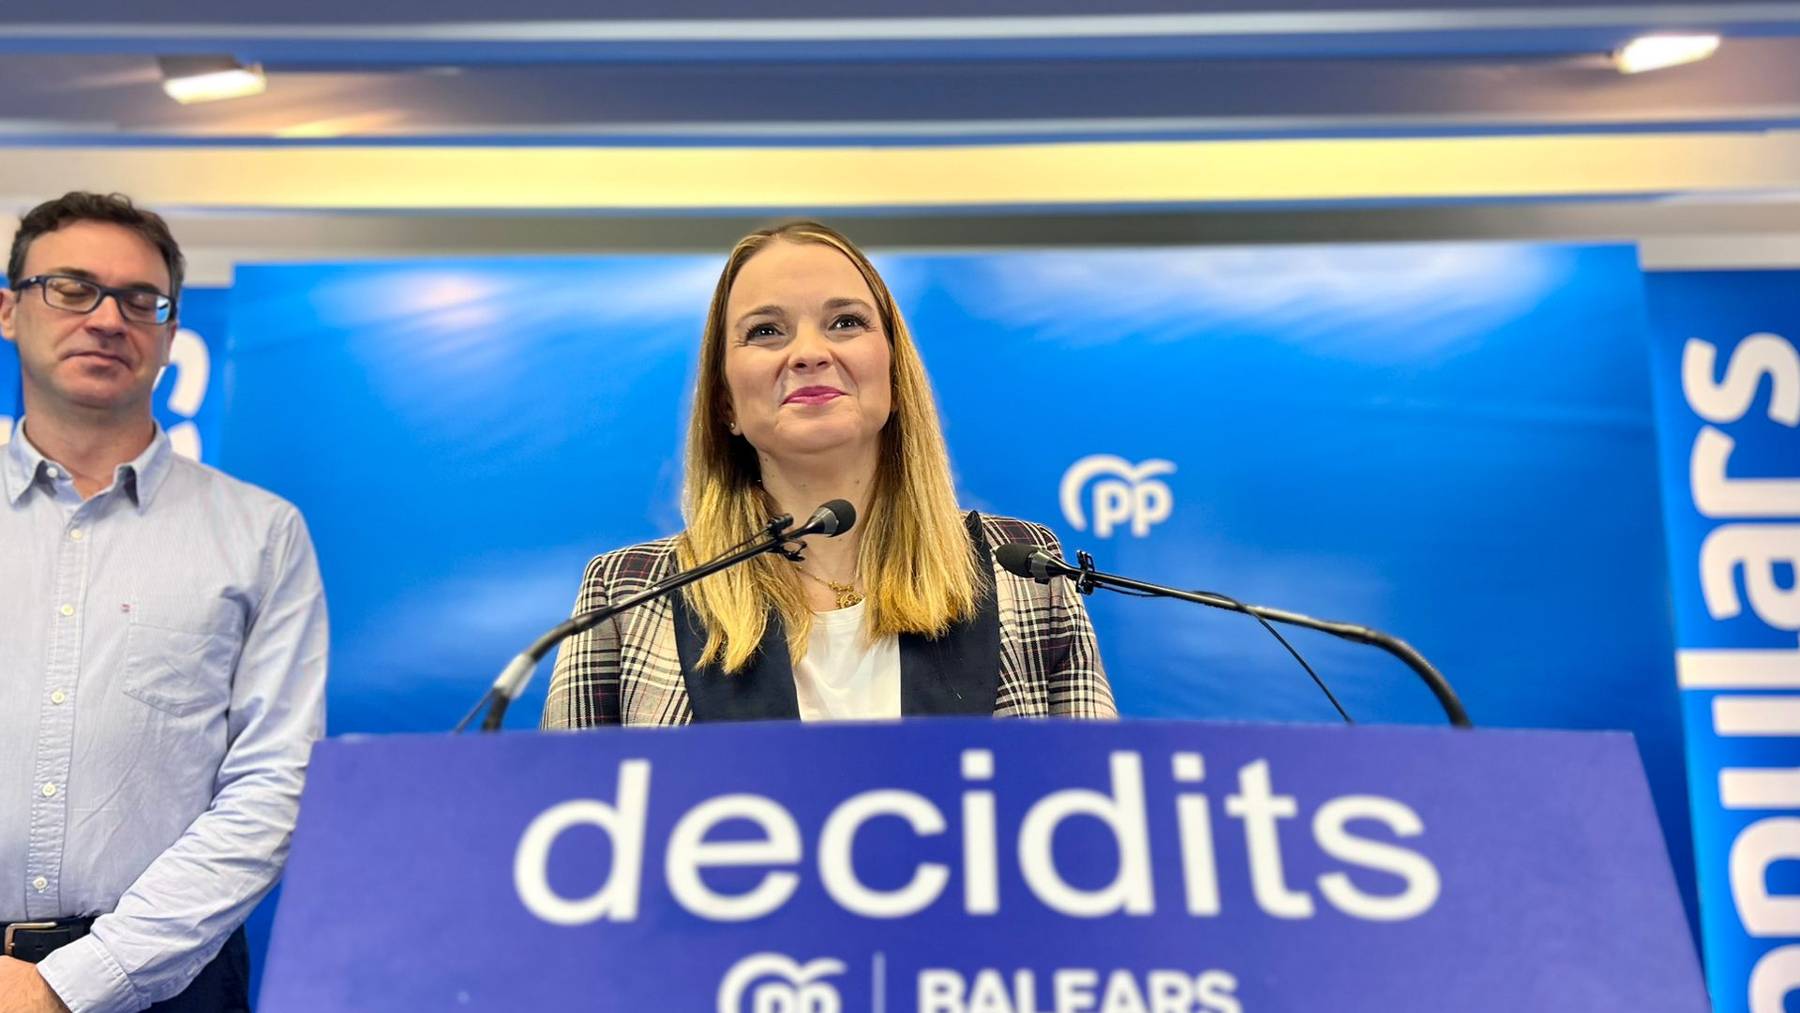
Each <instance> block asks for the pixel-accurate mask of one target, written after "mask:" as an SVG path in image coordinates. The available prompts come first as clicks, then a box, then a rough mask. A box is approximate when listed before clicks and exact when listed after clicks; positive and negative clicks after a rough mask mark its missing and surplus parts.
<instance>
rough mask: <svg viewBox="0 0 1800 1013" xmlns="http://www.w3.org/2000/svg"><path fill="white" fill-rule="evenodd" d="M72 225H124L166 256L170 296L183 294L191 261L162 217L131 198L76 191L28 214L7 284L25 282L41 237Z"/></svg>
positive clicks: (22, 222) (15, 238) (8, 266)
mask: <svg viewBox="0 0 1800 1013" xmlns="http://www.w3.org/2000/svg"><path fill="white" fill-rule="evenodd" d="M72 222H110V223H112V224H114V225H122V226H124V227H125V228H127V229H130V230H131V231H133V232H135V233H137V234H138V235H140V236H142V237H144V240H145V241H146V242H148V243H149V244H150V245H151V246H154V247H156V249H157V251H158V252H159V253H161V254H162V258H163V263H164V264H165V265H167V266H168V268H169V295H171V296H176V297H179V296H180V295H181V278H182V275H183V274H184V273H185V271H186V268H187V261H186V260H185V259H183V258H182V256H181V246H180V245H179V244H177V243H176V242H175V236H174V234H173V233H171V232H170V231H169V223H168V222H165V221H163V218H162V216H161V215H159V214H157V213H156V212H154V211H146V210H144V209H143V208H140V207H138V206H136V205H134V204H132V203H131V198H130V197H127V196H125V195H124V194H122V193H107V194H100V193H87V192H85V191H81V190H72V191H70V192H69V193H65V194H63V195H62V196H61V197H58V198H56V199H55V200H47V201H45V202H44V203H42V204H39V205H38V206H37V207H34V208H32V209H31V210H30V211H27V212H26V213H25V217H24V218H21V219H19V231H18V232H16V233H14V234H13V242H12V256H11V257H10V258H8V260H7V261H6V279H7V284H8V285H9V286H10V285H17V284H18V283H19V282H20V281H22V280H24V278H23V275H24V273H25V251H27V250H29V249H30V248H31V244H32V242H33V241H34V240H36V239H37V237H39V236H42V235H45V234H47V233H51V232H55V231H56V230H57V229H60V228H62V227H63V226H65V225H68V224H70V223H72Z"/></svg>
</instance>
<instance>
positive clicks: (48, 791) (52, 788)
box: [44, 784, 56, 798]
mask: <svg viewBox="0 0 1800 1013" xmlns="http://www.w3.org/2000/svg"><path fill="white" fill-rule="evenodd" d="M44 797H45V798H55V797H56V785H54V784H46V785H44Z"/></svg>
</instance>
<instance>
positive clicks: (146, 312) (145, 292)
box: [13, 274, 175, 324]
mask: <svg viewBox="0 0 1800 1013" xmlns="http://www.w3.org/2000/svg"><path fill="white" fill-rule="evenodd" d="M33 285H36V286H38V289H39V291H41V292H43V293H44V303H45V304H46V305H48V306H50V307H51V308H52V309H59V310H68V311H69V312H70V313H92V312H94V311H95V310H96V309H99V308H100V300H102V299H105V298H106V297H107V296H109V295H110V296H112V297H113V302H115V303H117V304H118V306H119V314H120V315H121V316H123V317H124V318H125V319H127V320H131V321H134V322H136V323H140V324H166V323H168V322H169V315H170V314H172V313H174V312H175V300H174V299H171V298H170V297H168V296H166V295H163V294H162V293H161V292H158V291H156V290H155V289H146V288H111V287H109V286H106V285H101V284H98V283H96V282H91V281H89V280H87V279H86V278H77V277H75V276H73V275H68V274H35V275H32V276H31V277H29V278H26V279H25V280H24V281H21V282H19V283H18V284H17V285H15V286H14V287H13V288H14V291H17V292H23V291H24V290H26V289H28V288H30V287H31V286H33Z"/></svg>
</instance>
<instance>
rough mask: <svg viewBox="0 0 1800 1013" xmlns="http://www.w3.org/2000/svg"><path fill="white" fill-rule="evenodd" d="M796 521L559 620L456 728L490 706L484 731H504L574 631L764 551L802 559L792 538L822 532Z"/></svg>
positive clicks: (785, 519)
mask: <svg viewBox="0 0 1800 1013" xmlns="http://www.w3.org/2000/svg"><path fill="white" fill-rule="evenodd" d="M793 523H794V518H793V517H792V516H790V515H788V514H782V515H781V516H779V517H776V518H775V519H774V520H772V521H770V522H769V526H768V527H767V528H765V529H764V530H763V533H762V534H761V535H759V536H757V537H758V539H759V541H756V542H754V543H753V544H750V545H748V546H746V547H744V548H742V549H739V550H737V551H735V552H730V553H727V554H725V555H723V556H720V557H719V558H717V559H715V560H713V561H712V562H710V563H704V564H702V565H700V566H696V567H694V568H693V569H692V570H684V571H682V572H680V573H677V574H675V575H674V576H672V577H670V578H668V579H667V580H665V581H663V582H662V583H660V584H656V585H654V586H652V587H650V588H647V589H646V590H644V591H641V592H639V593H637V594H634V595H632V596H631V597H629V598H627V599H625V600H624V601H622V602H619V603H618V604H617V605H611V606H608V607H606V608H603V609H595V610H593V611H592V612H583V613H581V614H580V615H577V616H573V617H571V618H569V619H568V620H566V621H564V622H562V623H560V624H558V625H557V626H556V627H554V628H553V629H551V630H550V632H548V633H546V634H544V635H543V636H541V637H539V638H537V639H536V640H534V641H532V642H531V646H530V647H527V648H526V649H525V650H524V651H523V652H521V653H520V654H519V655H518V656H517V657H515V658H513V660H512V661H511V663H509V664H508V665H507V666H506V668H505V670H504V671H502V672H501V673H500V677H499V678H497V679H495V680H494V684H493V686H491V687H490V688H489V689H488V691H487V693H486V694H485V695H483V696H482V698H481V699H480V700H478V701H476V704H475V706H474V708H472V709H471V710H470V711H469V713H468V714H465V715H464V716H463V719H462V720H461V721H458V722H457V723H456V728H455V732H454V733H455V734H461V733H462V731H463V730H464V729H466V728H468V727H469V723H470V722H471V721H473V720H474V719H475V715H476V714H478V713H480V712H481V709H482V708H483V707H487V708H488V712H487V716H486V717H485V718H483V719H482V722H481V730H482V731H484V732H497V731H499V730H500V723H501V722H502V721H504V720H506V708H507V707H508V706H510V705H511V704H512V702H513V699H514V698H515V697H517V696H518V695H519V692H520V691H521V690H523V689H524V688H525V684H526V683H527V682H529V681H530V680H531V673H532V672H533V671H535V670H536V669H537V666H538V662H540V661H542V660H544V655H546V654H548V653H550V648H552V647H555V646H556V645H557V644H558V643H560V642H562V640H563V639H564V638H567V637H572V636H574V635H575V634H577V633H580V632H582V631H583V630H588V629H592V628H593V627H595V626H598V625H599V624H601V623H603V622H605V621H606V620H608V619H611V618H612V617H613V616H616V615H618V614H619V613H621V612H624V611H627V610H629V609H634V608H636V607H638V606H639V605H642V604H644V603H645V602H647V601H653V600H655V599H657V598H660V597H662V596H663V595H665V594H668V593H669V592H670V591H675V590H679V589H680V588H683V587H686V586H687V585H689V584H692V583H693V582H695V581H697V580H700V579H701V578H703V577H710V576H712V575H713V574H715V573H718V572H719V571H720V570H723V569H726V568H727V567H732V566H736V565H737V564H739V563H742V562H744V561H745V560H748V559H753V558H755V557H757V556H760V555H762V554H763V553H765V552H779V553H781V554H782V555H784V556H786V557H788V558H789V559H794V560H798V559H800V558H801V557H800V550H798V549H790V548H788V547H787V546H788V544H789V543H790V542H793V541H795V540H797V539H800V538H804V537H806V536H807V535H811V534H817V533H818V532H817V531H816V530H814V529H813V526H812V525H810V524H809V525H807V526H806V527H804V528H801V529H800V530H798V531H795V532H792V533H789V532H788V528H789V527H790V526H792V524H793Z"/></svg>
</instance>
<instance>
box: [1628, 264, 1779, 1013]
mask: <svg viewBox="0 0 1800 1013" xmlns="http://www.w3.org/2000/svg"><path fill="white" fill-rule="evenodd" d="M1646 284H1647V285H1648V286H1649V299H1650V307H1651V310H1652V314H1653V316H1654V319H1655V322H1656V343H1655V379H1656V394H1657V420H1658V427H1659V435H1660V439H1661V441H1662V476H1663V502H1664V507H1665V510H1666V511H1667V530H1668V541H1669V559H1670V560H1671V567H1670V568H1671V571H1672V574H1673V578H1674V580H1673V583H1674V600H1675V631H1676V635H1677V638H1678V642H1679V644H1680V655H1679V664H1678V668H1679V677H1680V684H1681V692H1682V705H1683V713H1684V716H1685V719H1686V725H1687V754H1688V773H1689V787H1690V790H1691V792H1692V797H1693V807H1694V808H1693V823H1694V838H1695V847H1696V860H1697V862H1698V868H1699V879H1700V888H1701V897H1702V903H1701V912H1700V913H1701V920H1702V927H1703V934H1704V940H1705V951H1706V966H1707V977H1708V982H1709V984H1710V987H1711V990H1712V995H1713V1001H1714V1003H1715V1004H1716V1008H1717V1009H1718V1010H1719V1011H1720V1013H1738V1011H1743V1010H1752V1011H1755V1013H1779V1011H1781V1010H1782V1009H1784V1008H1788V1006H1787V1004H1786V997H1787V995H1788V994H1789V992H1790V991H1800V899H1796V898H1797V895H1800V778H1797V777H1796V773H1797V772H1796V767H1800V650H1796V637H1795V633H1796V631H1797V630H1800V587H1797V585H1796V574H1795V568H1796V566H1800V428H1797V427H1800V351H1797V350H1796V347H1795V336H1797V335H1800V303H1796V301H1795V299H1794V293H1795V292H1796V291H1800V271H1739V272H1725V271H1718V272H1685V273H1675V272H1671V273H1667V274H1652V275H1650V276H1649V277H1648V280H1647V282H1646Z"/></svg>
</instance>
